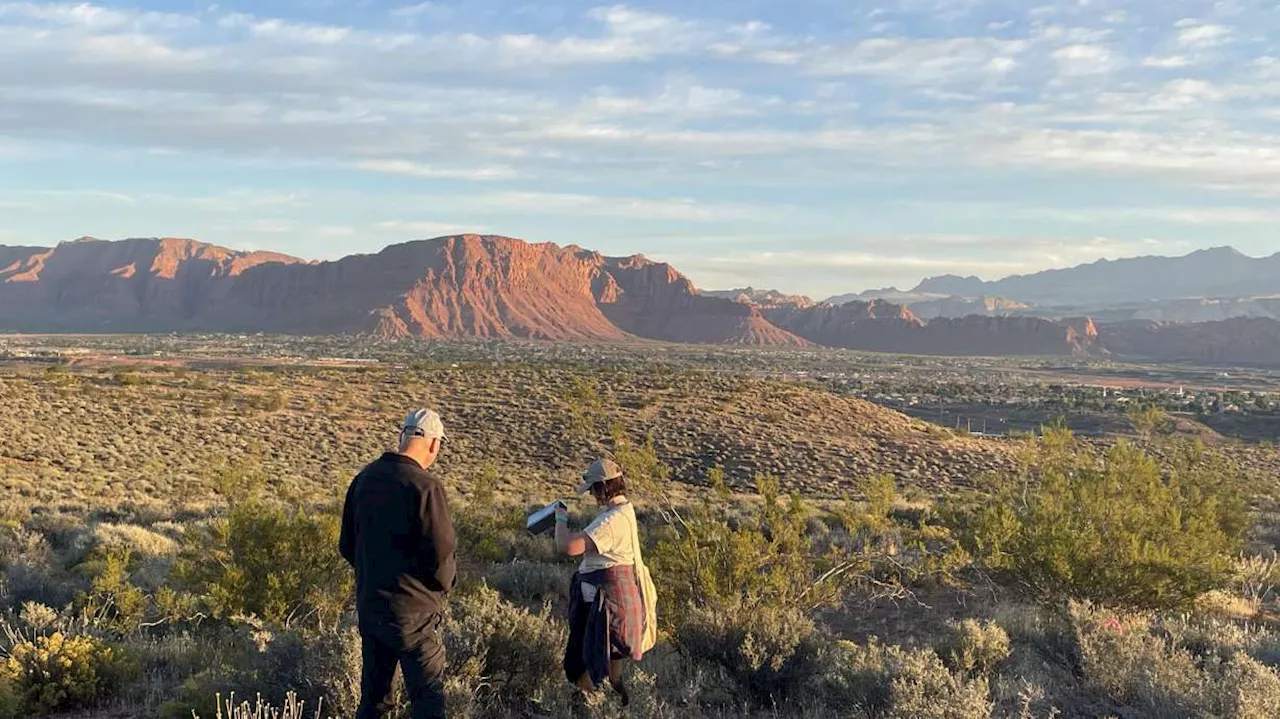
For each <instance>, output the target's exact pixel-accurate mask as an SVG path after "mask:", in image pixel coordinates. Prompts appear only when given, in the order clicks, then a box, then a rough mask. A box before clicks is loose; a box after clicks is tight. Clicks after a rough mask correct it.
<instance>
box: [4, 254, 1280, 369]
mask: <svg viewBox="0 0 1280 719" xmlns="http://www.w3.org/2000/svg"><path fill="white" fill-rule="evenodd" d="M1217 256H1218V255H1210V257H1217ZM1223 259H1224V261H1227V262H1232V260H1227V259H1226V257H1225V255H1224V256H1223ZM1246 259H1248V258H1246ZM1249 261H1250V262H1257V261H1256V260H1249ZM1119 264H1120V263H1110V264H1108V265H1104V267H1108V268H1109V267H1111V266H1112V265H1119ZM1250 266H1252V265H1250ZM1166 275H1167V273H1166ZM1260 281H1261V280H1260ZM945 301H946V302H951V303H952V304H954V303H955V302H957V300H954V299H951V298H947V299H946V300H945ZM967 302H977V303H979V305H980V308H981V309H982V312H981V313H977V314H969V315H967V316H964V317H955V318H950V317H938V318H929V317H921V316H920V314H918V313H916V312H914V311H913V310H912V309H911V308H909V307H906V306H904V305H902V304H896V303H892V302H886V301H883V300H869V301H853V302H847V303H844V304H840V305H835V304H831V303H813V302H812V301H810V300H809V299H808V298H805V297H800V296H794V295H786V294H783V293H779V292H774V291H770V290H754V289H751V288H746V289H744V290H735V291H731V292H726V293H715V292H709V293H704V292H700V291H699V290H698V289H697V288H696V287H695V286H694V284H693V283H692V282H691V281H690V280H689V279H688V278H687V277H685V276H684V275H682V274H681V273H680V272H679V271H677V270H676V269H675V268H674V267H672V266H671V265H668V264H666V263H662V262H655V261H652V260H649V259H647V258H645V257H644V256H642V255H632V256H629V257H608V256H604V255H601V254H600V253H598V252H594V251H591V250H587V249H583V248H581V247H578V246H575V245H568V246H560V245H555V244H551V243H538V244H534V243H528V242H525V241H522V240H518V239H513V238H509V237H500V236H493V235H455V236H450V237H440V238H436V239H433V240H417V241H413V242H406V243H402V244H396V245H391V246H389V247H386V248H384V249H383V250H381V251H379V252H377V253H374V254H361V255H352V256H349V257H344V258H342V259H339V260H335V261H328V262H313V261H305V260H301V259H298V258H296V257H290V256H288V255H283V254H278V253H272V252H240V251H234V250H229V249H226V248H222V247H217V246H214V245H209V244H205V243H201V242H197V241H195V240H188V239H176V238H141V239H129V240H120V241H103V240H94V239H90V238H82V239H81V240H77V241H71V242H64V243H61V244H59V245H58V246H56V247H52V248H42V247H0V331H10V332H12V331H19V332H172V331H203V332H270V333H282V334H363V335H369V336H373V337H383V338H410V337H417V338H467V337H483V338H492V339H514V338H523V339H537V340H547V341H605V342H614V341H632V340H638V339H639V340H659V341H669V342H682V343H713V344H733V345H755V346H765V347H786V346H790V347H804V346H811V345H818V346H828V347H840V348H849V349H856V350H866V351H879V352H901V353H916V354H935V355H1068V354H1116V355H1120V356H1134V357H1143V358H1146V359H1155V360H1161V359H1187V358H1191V359H1196V358H1198V359H1211V360H1214V361H1231V362H1242V363H1244V362H1247V363H1260V364H1280V321H1277V320H1275V319H1271V318H1268V317H1257V318H1254V319H1250V320H1248V321H1247V322H1238V321H1228V322H1208V323H1203V324H1196V325H1171V324H1168V323H1159V322H1124V323H1118V324H1113V325H1102V326H1100V327H1099V326H1095V323H1094V322H1093V321H1092V320H1089V319H1087V318H1066V319H1061V320H1055V319H1046V318H1041V317H1031V316H1011V315H1006V314H1003V313H1002V308H1003V307H1005V305H1004V304H1002V302H1004V301H995V300H987V299H980V300H974V301H967ZM964 306H969V305H964ZM1259 307H1261V308H1263V309H1267V306H1265V305H1259ZM1260 312H1261V310H1260ZM1215 358H1216V359H1215Z"/></svg>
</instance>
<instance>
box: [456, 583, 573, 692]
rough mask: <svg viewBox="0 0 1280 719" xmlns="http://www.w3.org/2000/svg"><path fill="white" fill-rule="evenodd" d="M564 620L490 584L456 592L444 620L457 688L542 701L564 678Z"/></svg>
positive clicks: (460, 690) (565, 636)
mask: <svg viewBox="0 0 1280 719" xmlns="http://www.w3.org/2000/svg"><path fill="white" fill-rule="evenodd" d="M567 641H568V634H567V632H566V628H565V624H564V622H563V621H562V620H560V619H559V618H558V617H554V616H553V615H552V613H551V609H550V608H549V607H547V608H544V609H543V611H542V612H541V613H538V614H534V613H531V612H529V611H527V610H525V609H521V608H519V607H516V606H514V605H512V604H510V603H509V602H506V601H504V600H503V599H502V598H501V597H499V596H498V593H497V592H495V591H494V590H492V589H489V588H488V587H480V588H478V589H476V590H475V591H473V592H470V593H467V594H463V595H461V596H458V597H457V598H456V599H455V600H454V601H453V602H452V603H451V606H450V616H449V620H448V621H447V622H446V623H445V648H446V652H447V654H448V657H449V662H450V664H451V666H452V667H453V669H452V674H453V681H454V692H453V693H463V694H467V695H469V696H471V697H473V698H475V697H480V698H481V699H483V698H484V697H485V696H489V697H502V698H504V699H507V700H510V699H513V698H515V699H518V700H523V701H531V702H536V701H541V700H542V699H544V698H545V697H547V696H548V695H549V694H551V693H553V692H554V690H555V689H556V688H558V687H560V686H561V685H562V684H564V682H565V678H564V670H563V668H562V666H561V660H562V658H563V655H564V647H565V643H566V642H567Z"/></svg>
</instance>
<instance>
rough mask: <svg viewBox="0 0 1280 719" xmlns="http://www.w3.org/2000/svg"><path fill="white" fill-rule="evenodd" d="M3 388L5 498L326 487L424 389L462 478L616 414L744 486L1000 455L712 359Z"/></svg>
mask: <svg viewBox="0 0 1280 719" xmlns="http://www.w3.org/2000/svg"><path fill="white" fill-rule="evenodd" d="M579 382H586V383H587V384H585V385H579V384H578V383H579ZM575 386H583V387H588V388H589V390H590V391H589V392H587V393H585V394H584V393H580V392H575V391H574V388H575ZM0 390H2V391H3V392H4V396H5V398H6V401H5V402H4V403H2V404H0V428H4V431H2V432H0V486H2V487H3V491H4V494H5V496H6V497H10V498H14V499H18V498H21V499H22V500H23V501H38V502H46V503H51V504H56V505H62V506H71V505H77V506H86V507H97V506H100V505H103V504H108V505H113V506H118V505H119V504H120V503H121V502H128V503H131V504H133V505H139V504H141V505H145V504H148V503H151V502H156V501H161V500H165V499H166V498H170V497H173V496H182V497H184V501H187V502H190V503H194V504H199V503H201V502H206V501H212V495H210V494H209V492H211V491H212V489H213V488H214V487H215V486H216V481H215V478H216V477H217V476H218V475H219V473H220V472H224V471H226V470H227V469H228V468H233V467H237V466H255V467H259V468H260V469H261V471H262V472H263V473H264V474H265V476H266V477H268V478H269V482H270V484H271V486H272V487H273V492H275V493H277V494H279V495H280V496H320V494H323V493H324V492H328V491H331V490H332V489H333V488H335V487H337V486H339V485H341V484H344V483H345V482H346V481H349V479H350V476H351V475H352V474H353V473H354V472H355V471H357V470H358V469H359V467H360V466H362V465H363V463H365V462H368V461H369V460H370V459H371V458H373V457H376V456H377V454H378V453H379V452H381V451H382V450H384V449H385V448H386V447H387V446H388V445H389V444H390V443H392V442H393V441H394V439H395V429H396V426H397V422H398V421H399V420H400V418H401V416H402V413H403V412H404V411H405V408H406V407H410V406H416V405H419V404H430V405H432V406H435V407H438V408H439V409H440V411H441V412H442V413H443V415H444V418H445V421H446V423H447V425H448V427H449V430H450V443H449V451H448V452H447V454H446V457H445V458H444V460H443V464H442V467H443V469H444V471H445V472H446V474H447V475H449V476H452V477H458V478H460V479H459V481H460V482H461V480H462V479H463V478H467V477H473V476H475V475H476V474H477V473H479V472H481V471H484V470H485V469H486V468H489V467H492V468H496V469H497V470H498V471H499V473H500V474H501V476H502V478H503V479H502V483H503V487H504V491H509V492H512V493H513V494H514V495H515V496H520V497H524V496H528V498H529V499H530V501H534V502H536V501H538V499H539V498H542V499H543V501H545V498H544V495H546V494H547V493H548V492H555V491H567V488H568V487H570V486H571V485H572V477H573V476H574V475H575V474H576V472H578V471H580V470H581V465H582V463H583V462H584V461H585V460H586V459H587V458H588V457H589V456H591V455H592V454H593V453H595V452H598V451H600V449H601V448H608V447H609V446H611V445H612V440H610V439H609V436H610V431H611V428H612V427H613V426H615V425H616V424H618V423H621V426H625V427H627V428H628V429H629V430H630V432H631V435H632V438H633V440H634V441H636V442H640V441H643V439H644V438H645V437H646V436H648V435H650V434H652V436H653V438H654V441H655V444H656V448H657V450H658V454H659V455H660V456H661V457H662V459H663V460H664V461H666V462H668V463H669V464H670V465H671V467H672V470H673V472H674V475H675V476H674V479H678V480H683V481H686V482H695V483H696V482H701V481H702V478H704V477H705V476H706V470H707V469H709V468H711V467H715V466H720V467H723V468H724V469H725V471H726V473H727V476H728V478H729V480H730V482H731V483H733V484H734V485H736V486H739V487H744V488H746V487H750V486H752V483H753V481H754V478H755V477H756V475H758V474H766V475H773V476H777V477H778V478H779V479H781V480H782V483H783V485H784V486H785V487H788V488H790V489H795V490H800V491H804V492H805V493H806V494H814V495H825V496H838V495H839V494H841V493H842V492H845V491H848V490H850V489H851V488H852V487H854V486H855V484H856V482H857V481H858V480H860V479H862V478H864V477H866V476H868V475H871V474H880V473H886V472H887V473H891V474H894V475H895V476H896V477H898V479H899V481H900V482H901V485H902V486H903V487H916V488H918V489H919V490H921V491H928V492H933V491H940V490H944V489H948V488H952V487H957V486H967V485H969V484H971V483H972V482H973V481H975V480H976V478H977V477H978V476H980V475H981V474H982V473H984V472H987V471H991V470H995V469H1001V468H1008V467H1009V466H1011V465H1010V462H1011V449H1010V447H1009V446H1008V445H1007V444H1005V443H1002V442H998V441H994V440H981V439H974V438H968V437H961V436H957V435H954V434H953V433H951V432H949V431H947V430H945V429H942V428H939V427H934V426H931V425H929V424H927V423H925V422H922V421H919V420H914V419H911V418H909V417H907V416H905V415H902V414H899V413H897V412H893V411H890V410H887V409H883V408H881V407H878V406H876V405H874V404H871V403H869V402H865V401H862V400H857V399H853V398H850V397H845V396H841V395H838V394H834V393H831V392H828V391H824V390H821V389H817V388H811V387H808V386H803V385H797V384H793V383H786V382H777V381H768V380H760V379H752V378H748V377H741V376H731V375H723V374H718V373H715V374H713V373H703V372H676V373H672V372H662V371H627V372H616V371H602V372H590V373H580V372H576V371H566V370H558V369H553V368H550V367H532V366H498V367H493V366H488V365H486V366H463V367H457V368H453V367H450V366H443V367H432V368H428V369H422V370H416V371H415V370H390V369H369V370H359V369H324V370H320V369H316V370H302V369H290V370H283V369H282V370H277V371H258V370H247V369H246V370H242V371H232V370H182V369H165V368H160V369H153V370H145V371H120V372H108V373H102V372H97V371H85V372H82V371H64V372H59V373H55V374H46V373H43V372H31V371H14V370H9V371H5V372H3V373H0ZM597 399H598V401H596V400H597ZM316 417H324V418H325V420H324V421H323V422H318V423H317V422H316V421H314V418H316ZM159 467H167V468H168V469H167V470H166V471H165V472H163V473H162V472H159V471H158V470H157V468H159ZM463 484H466V485H468V486H469V485H470V482H469V481H468V482H464V483H463ZM557 487H558V488H559V489H558V490H557V489H556V488H557ZM318 493H319V494H318Z"/></svg>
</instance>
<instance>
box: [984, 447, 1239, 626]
mask: <svg viewBox="0 0 1280 719" xmlns="http://www.w3.org/2000/svg"><path fill="white" fill-rule="evenodd" d="M1172 455H1173V456H1172V457H1171V461H1170V467H1169V468H1168V469H1167V470H1166V471H1162V470H1161V466H1160V465H1159V464H1158V463H1157V461H1156V460H1155V459H1154V458H1153V457H1151V456H1150V455H1148V454H1147V453H1146V452H1144V451H1143V450H1141V449H1139V448H1136V447H1134V446H1133V445H1131V444H1128V443H1126V442H1123V441H1121V442H1118V443H1117V444H1116V445H1115V446H1113V447H1112V448H1111V449H1110V450H1109V451H1108V452H1107V453H1106V455H1105V457H1103V458H1102V459H1101V460H1100V461H1099V460H1095V459H1094V458H1092V457H1091V456H1090V455H1089V454H1088V452H1087V451H1086V450H1085V448H1083V447H1081V446H1080V445H1079V444H1078V442H1077V441H1076V440H1075V438H1074V437H1073V436H1072V435H1071V433H1070V431H1069V430H1067V429H1065V428H1061V427H1057V428H1047V429H1046V431H1045V433H1044V437H1043V440H1042V444H1041V446H1040V447H1039V449H1038V451H1037V453H1036V456H1035V458H1034V460H1033V462H1032V463H1031V465H1030V466H1029V468H1028V469H1027V470H1026V471H1025V472H1024V473H1023V474H1022V475H1021V476H1019V477H1017V478H1016V481H1004V482H1000V483H999V484H998V485H997V487H996V491H995V492H994V493H993V495H992V496H991V497H990V498H989V500H988V501H986V502H985V503H984V504H983V505H982V506H981V507H979V508H978V509H977V510H976V511H974V512H973V513H972V514H970V515H967V516H966V517H964V518H963V519H962V520H960V521H959V524H960V525H961V526H960V527H959V529H960V535H961V537H962V539H963V541H964V544H965V545H966V548H967V549H968V550H969V551H970V552H972V553H973V554H974V555H975V556H976V557H978V558H979V560H980V561H981V562H982V564H984V565H985V566H986V567H987V568H988V569H990V570H993V571H994V572H995V573H996V574H997V575H999V576H1002V577H1004V578H1005V579H1007V580H1008V582H1009V583H1010V584H1012V585H1014V586H1019V587H1026V588H1029V589H1030V590H1032V591H1033V592H1034V593H1036V594H1037V595H1038V596H1040V597H1042V598H1045V599H1049V600H1054V599H1061V598H1072V599H1084V600H1090V601H1095V602H1099V603H1103V604H1109V605H1114V606H1130V607H1138V608H1144V607H1145V608H1161V607H1184V606H1188V605H1189V604H1190V603H1191V602H1193V601H1194V600H1195V598H1196V597H1197V596H1199V595H1201V594H1203V593H1204V592H1206V591H1208V590H1210V589H1214V588H1217V587H1222V586H1226V585H1227V584H1228V583H1229V582H1230V579H1231V572H1232V568H1233V557H1234V556H1235V555H1236V554H1237V552H1238V551H1239V549H1240V547H1241V544H1242V542H1243V539H1244V536H1245V533H1246V531H1247V527H1248V524H1247V521H1246V519H1247V517H1246V514H1245V511H1244V504H1243V502H1241V500H1240V498H1239V494H1238V489H1237V482H1236V477H1235V475H1234V474H1233V473H1232V472H1231V471H1230V470H1229V469H1227V468H1225V467H1224V466H1222V465H1220V464H1218V463H1214V462H1211V461H1210V460H1209V459H1208V458H1207V456H1206V455H1205V454H1204V453H1203V451H1201V450H1199V449H1198V448H1195V447H1179V448H1176V451H1173V452H1172Z"/></svg>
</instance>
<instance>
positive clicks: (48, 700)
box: [3, 633, 137, 716]
mask: <svg viewBox="0 0 1280 719" xmlns="http://www.w3.org/2000/svg"><path fill="white" fill-rule="evenodd" d="M3 673H4V674H5V677H6V679H7V680H8V681H10V682H12V685H13V688H14V689H15V690H16V694H17V696H18V698H19V703H20V704H21V707H22V713H23V715H25V716H45V715H48V714H52V713H54V712H60V711H68V710H72V709H79V708H83V707H86V706H90V705H92V704H94V703H96V702H101V701H103V700H105V699H109V698H110V697H112V696H114V695H115V694H116V693H117V692H118V691H119V690H120V689H121V688H122V687H123V686H124V684H125V683H126V682H127V681H129V680H130V679H132V678H133V676H134V675H136V673H137V666H136V665H135V664H134V663H133V661H132V660H131V659H130V658H129V657H127V656H126V655H125V654H124V653H123V652H122V651H121V650H120V649H118V648H116V647H113V646H111V645H109V644H106V643H105V642H103V641H101V640H99V639H96V638H93V637H89V636H65V635H63V634H61V633H55V634H52V635H50V636H47V637H37V638H36V639H35V640H34V641H29V642H27V641H24V642H19V643H18V644H17V645H16V646H14V647H13V649H11V650H10V652H9V658H8V660H7V661H6V662H5V665H4V672H3Z"/></svg>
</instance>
